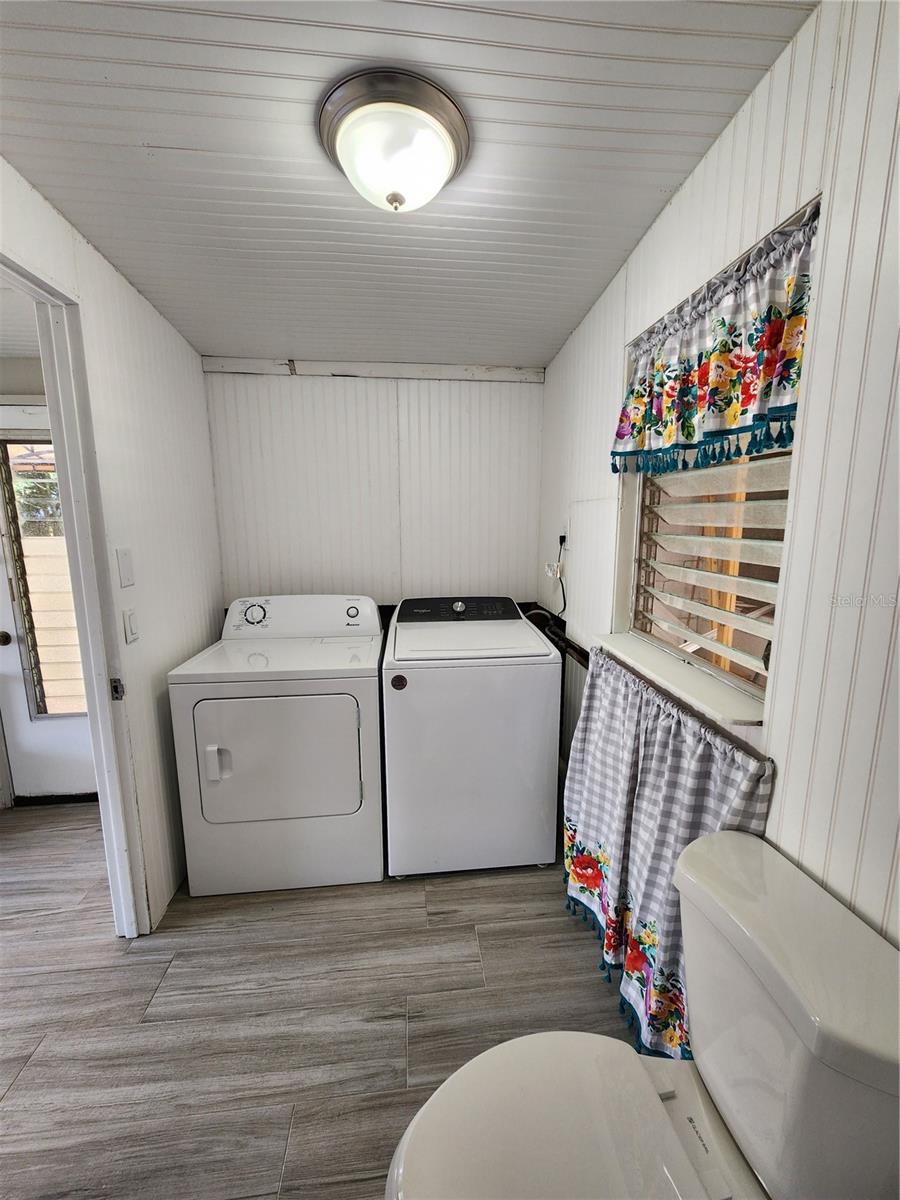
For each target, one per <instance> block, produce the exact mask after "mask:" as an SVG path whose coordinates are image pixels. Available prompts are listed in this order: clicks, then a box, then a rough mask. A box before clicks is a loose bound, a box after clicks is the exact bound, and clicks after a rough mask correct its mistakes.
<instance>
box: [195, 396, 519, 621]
mask: <svg viewBox="0 0 900 1200" xmlns="http://www.w3.org/2000/svg"><path fill="white" fill-rule="evenodd" d="M207 391H208V396H209V417H210V428H211V430H212V440H213V457H214V463H215V475H216V497H217V505H218V515H219V533H220V539H221V546H222V562H223V568H224V577H225V593H226V598H228V599H233V598H235V597H237V596H240V595H246V594H248V593H250V594H252V593H254V592H256V593H259V592H270V591H272V592H331V591H336V592H340V591H353V592H362V593H363V594H366V595H371V596H373V597H374V598H375V599H376V600H377V601H379V602H380V603H390V602H395V601H397V600H399V599H400V598H401V596H403V595H428V594H438V595H440V594H444V593H447V592H454V591H459V592H470V593H472V592H474V593H482V594H483V593H502V594H510V595H513V596H515V597H517V598H519V599H533V597H534V595H535V592H536V589H537V565H538V564H537V528H538V493H539V490H540V437H541V392H542V385H541V384H534V383H495V382H486V383H480V382H473V381H465V382H462V381H456V382H447V381H435V380H423V381H411V380H392V379H347V378H336V379H332V378H324V377H301V376H296V377H284V376H272V375H224V374H223V375H219V374H217V375H208V376H207Z"/></svg>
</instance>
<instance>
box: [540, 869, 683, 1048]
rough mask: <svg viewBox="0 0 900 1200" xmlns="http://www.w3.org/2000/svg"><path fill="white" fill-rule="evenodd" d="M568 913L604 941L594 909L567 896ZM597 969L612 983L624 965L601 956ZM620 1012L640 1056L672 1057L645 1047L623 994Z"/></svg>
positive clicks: (638, 1026)
mask: <svg viewBox="0 0 900 1200" xmlns="http://www.w3.org/2000/svg"><path fill="white" fill-rule="evenodd" d="M563 879H564V880H568V876H567V875H565V873H564V875H563ZM566 912H569V913H571V914H572V916H573V917H579V916H580V917H581V919H582V921H583V922H584V923H585V924H590V926H591V928H592V929H596V930H597V937H598V938H599V939H601V940H602V939H603V936H604V933H605V930H604V928H603V924H602V922H601V921H600V919H599V918H598V917H597V914H596V913H595V912H594V910H593V909H592V908H588V906H587V905H586V904H584V903H582V901H581V900H579V899H578V897H577V896H569V895H567V896H566ZM597 969H598V970H599V971H602V972H603V974H604V977H605V979H606V982H607V983H612V982H613V977H612V972H613V969H616V970H618V971H621V970H622V965H621V963H608V962H607V961H606V959H605V958H604V957H602V956H601V958H600V962H599V963H598V964H597ZM619 1012H620V1013H621V1015H622V1019H623V1020H624V1021H625V1024H626V1025H627V1026H628V1028H629V1029H633V1030H634V1041H633V1045H634V1048H635V1050H636V1051H637V1052H638V1054H646V1055H649V1056H650V1057H651V1058H666V1059H668V1058H670V1055H668V1054H664V1053H663V1052H662V1051H661V1050H653V1049H651V1048H650V1047H649V1046H645V1045H644V1043H643V1040H642V1038H641V1022H640V1021H639V1020H638V1016H637V1013H636V1012H635V1010H634V1007H633V1006H632V1004H631V1003H630V1002H629V1001H628V1000H626V999H625V997H624V996H622V995H621V994H620V995H619ZM682 1057H683V1058H687V1059H692V1058H693V1055H692V1054H691V1053H690V1051H689V1050H686V1051H684V1052H683V1053H682Z"/></svg>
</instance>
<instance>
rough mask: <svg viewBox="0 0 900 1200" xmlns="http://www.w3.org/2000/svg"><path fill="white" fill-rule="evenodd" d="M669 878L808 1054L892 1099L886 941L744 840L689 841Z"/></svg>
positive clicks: (892, 1027)
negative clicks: (740, 961) (738, 958)
mask: <svg viewBox="0 0 900 1200" xmlns="http://www.w3.org/2000/svg"><path fill="white" fill-rule="evenodd" d="M674 878H675V886H676V887H677V888H678V890H679V892H680V893H681V895H682V897H684V898H685V899H687V900H689V901H690V902H691V903H692V904H693V905H694V906H695V907H696V908H697V909H699V910H700V911H701V912H702V913H703V914H704V916H705V917H706V918H707V919H708V920H709V921H710V922H711V923H712V924H713V925H714V926H715V927H716V929H718V931H719V932H720V933H721V934H722V935H723V936H724V937H726V938H727V939H728V941H729V942H730V943H731V945H732V946H733V947H734V949H735V950H736V951H737V953H738V954H740V956H741V958H743V960H744V961H745V962H746V963H747V965H748V967H750V969H751V970H752V971H753V972H754V974H755V975H756V976H757V977H758V979H759V980H760V982H761V983H762V984H763V986H764V987H765V988H766V990H767V991H768V993H769V995H770V996H771V997H772V999H773V1000H774V1001H775V1003H776V1004H777V1005H778V1007H779V1008H780V1009H781V1011H782V1012H783V1013H784V1015H785V1017H786V1018H787V1019H788V1020H789V1021H790V1023H791V1025H792V1026H793V1028H794V1029H795V1031H796V1033H797V1035H798V1036H799V1037H800V1038H801V1039H802V1040H803V1042H804V1043H805V1045H806V1046H807V1047H808V1049H809V1050H810V1052H811V1053H812V1054H814V1055H815V1056H816V1057H817V1058H818V1059H820V1060H821V1061H822V1062H823V1063H825V1064H827V1065H828V1066H829V1067H832V1068H833V1069H834V1070H836V1071H840V1072H841V1073H842V1074H844V1075H848V1076H850V1077H851V1078H853V1079H857V1080H859V1081H860V1082H861V1083H865V1084H867V1085H869V1086H870V1087H874V1088H878V1089H879V1090H880V1091H883V1092H887V1093H889V1094H891V1095H893V1096H896V1095H897V1094H898V1086H897V1084H898V1047H897V1003H898V966H900V956H898V952H897V950H896V949H895V948H894V947H893V946H892V945H891V944H890V942H887V941H886V940H885V939H884V938H882V937H880V936H879V935H878V934H877V933H875V931H874V930H873V929H870V928H869V926H868V925H866V924H865V922H863V921H861V920H860V918H859V917H857V916H856V915H855V914H854V913H852V912H851V911H850V910H849V909H848V908H846V907H845V906H844V905H843V904H841V903H840V901H838V900H836V899H835V898H834V896H831V895H830V894H829V893H828V892H826V891H825V890H824V888H821V887H820V886H819V885H818V884H817V883H815V882H814V881H813V880H812V879H810V878H809V876H808V875H806V874H804V872H803V871H801V870H800V869H799V868H798V867H795V866H794V864H793V863H791V862H790V861H789V860H788V859H787V858H785V857H784V855H782V854H780V853H779V852H778V851H777V850H775V849H774V848H773V847H772V846H770V845H768V843H766V842H764V841H763V840H762V838H758V837H754V836H752V835H751V834H747V833H737V832H734V831H724V832H721V833H713V834H709V835H708V836H706V837H701V838H698V839H697V841H695V842H692V843H691V844H690V845H689V846H688V847H687V848H686V849H685V850H684V851H683V853H682V855H681V857H680V858H679V860H678V865H677V867H676V869H675V877H674ZM688 953H690V951H688Z"/></svg>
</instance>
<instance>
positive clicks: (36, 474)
mask: <svg viewBox="0 0 900 1200" xmlns="http://www.w3.org/2000/svg"><path fill="white" fill-rule="evenodd" d="M0 533H2V558H3V566H4V569H5V573H6V584H5V586H4V585H3V583H2V581H0V714H2V718H3V733H4V736H5V740H6V752H7V757H8V759H9V766H10V773H11V775H12V785H13V792H14V794H15V795H16V796H45V795H72V794H83V793H89V792H94V791H96V776H95V774H94V766H93V760H92V755H91V735H90V726H89V724H88V718H87V713H86V704H85V693H84V679H83V676H82V670H81V654H80V650H79V645H78V631H77V629H76V626H75V609H74V603H73V598H72V585H71V579H70V577H69V566H68V559H67V557H66V541H65V535H64V531H63V523H62V511H61V507H60V494H59V481H58V477H57V473H56V458H55V454H54V451H53V445H52V443H51V442H50V440H49V437H48V436H47V435H46V434H43V435H40V434H38V435H37V436H35V435H31V434H17V435H16V436H15V437H14V438H13V437H5V438H0Z"/></svg>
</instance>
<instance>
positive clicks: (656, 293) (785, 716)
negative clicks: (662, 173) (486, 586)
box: [540, 3, 900, 941]
mask: <svg viewBox="0 0 900 1200" xmlns="http://www.w3.org/2000/svg"><path fill="white" fill-rule="evenodd" d="M897 13H898V10H897V7H896V6H895V5H894V4H876V3H870V4H852V3H841V4H839V3H829V4H824V5H822V6H821V7H820V8H819V9H818V10H817V11H816V12H815V13H814V14H813V15H812V16H811V17H810V19H809V21H808V22H807V24H806V25H805V26H804V27H803V29H802V30H801V31H800V33H799V34H798V35H797V37H796V38H795V39H794V41H793V42H792V44H791V45H790V47H788V49H787V50H786V51H785V52H784V54H783V55H782V56H781V58H779V60H778V61H777V62H776V64H775V66H774V67H773V68H772V70H771V72H770V73H769V74H768V75H767V76H766V77H765V78H764V79H763V80H762V81H761V82H760V84H759V85H758V87H757V88H756V90H755V91H754V92H753V94H752V95H751V97H750V98H749V99H748V100H747V102H746V104H745V105H744V107H743V108H742V109H741V111H740V112H739V113H738V114H737V116H736V117H735V118H734V120H733V121H732V123H731V124H730V125H729V126H728V128H727V129H726V130H725V131H724V133H723V134H722V135H721V137H720V138H719V139H718V140H717V141H716V143H715V144H714V145H713V146H712V148H711V149H710V151H709V152H708V154H707V155H706V157H705V158H704V159H703V161H702V162H701V163H700V164H699V166H698V167H697V168H696V170H695V171H694V172H693V174H692V175H691V176H690V177H689V178H688V180H687V181H686V182H685V184H684V186H683V187H682V188H681V190H680V191H679V192H678V193H677V195H676V196H675V197H674V198H673V199H672V201H671V202H670V204H669V205H668V206H667V208H666V209H665V210H664V212H663V213H662V214H661V215H660V217H659V218H658V220H657V221H656V222H655V224H654V225H653V226H652V227H651V229H650V230H649V231H648V232H647V234H646V235H645V236H644V238H643V239H642V240H641V242H640V243H639V244H638V246H637V247H636V248H635V250H634V252H633V253H632V255H631V256H630V257H629V259H628V261H627V263H626V264H625V266H624V267H623V269H622V271H621V272H620V273H619V275H618V276H617V277H616V279H615V280H614V281H613V283H612V284H611V285H610V287H609V288H608V289H607V290H606V291H605V292H604V294H603V295H602V296H601V298H600V299H599V300H598V301H597V303H596V304H595V305H594V307H593V308H592V309H591V311H590V312H589V313H588V315H587V316H586V317H585V319H584V321H583V322H582V323H581V325H580V326H579V327H578V329H576V330H575V332H574V333H573V334H572V336H571V337H570V338H569V340H568V341H567V343H566V345H565V346H564V347H563V349H562V350H561V351H560V353H559V354H558V355H557V356H556V358H555V359H554V360H553V362H552V363H551V364H550V366H549V367H548V369H547V373H546V381H545V385H544V441H543V471H542V478H543V488H542V511H541V541H540V550H541V557H542V558H548V557H550V555H551V554H552V553H555V546H556V544H557V536H558V534H559V533H560V532H561V531H562V530H564V529H565V528H566V522H567V521H571V535H572V536H571V549H570V551H569V554H568V582H569V593H570V595H569V609H568V615H569V618H570V634H571V636H572V637H574V638H575V639H576V640H578V641H580V642H582V643H583V644H585V645H589V644H590V643H591V642H592V641H593V640H594V638H595V637H596V636H597V635H600V634H603V633H606V632H609V631H610V628H611V619H612V577H611V576H612V568H613V561H614V551H615V542H616V514H617V497H618V488H619V486H628V483H627V482H623V483H622V484H621V485H620V483H619V480H620V479H624V477H621V476H619V477H617V476H614V475H612V473H611V472H610V469H609V455H608V448H609V445H610V443H611V440H612V435H613V431H614V426H615V419H616V415H617V413H618V410H619V407H620V405H621V398H622V394H623V386H624V366H625V346H626V344H627V343H628V342H629V341H630V340H632V339H633V338H634V337H635V336H636V335H637V334H638V333H640V332H641V331H642V330H643V329H645V328H646V327H647V326H649V325H650V324H652V323H653V322H654V321H655V320H657V319H658V318H659V317H660V316H662V315H663V314H664V313H665V312H667V311H668V310H669V309H670V308H671V307H672V306H673V305H674V304H676V303H677V302H678V301H679V300H681V299H682V298H684V297H686V296H687V295H689V294H690V292H692V291H693V290H694V289H695V288H697V287H699V286H700V285H701V284H702V283H703V282H704V281H705V280H706V279H708V278H709V277H710V276H712V275H714V274H715V273H716V272H717V271H718V270H720V269H721V268H723V267H724V266H726V265H727V264H728V263H729V262H730V261H731V260H732V259H734V258H735V257H736V256H737V255H738V254H739V253H740V252H741V251H742V250H744V249H746V248H748V247H749V246H751V245H752V244H753V243H754V242H755V241H757V240H758V239H759V238H760V237H762V236H763V235H764V234H765V233H766V232H767V231H768V230H770V229H772V228H773V227H774V226H776V225H777V224H779V223H780V222H781V221H783V220H784V219H786V218H787V217H788V216H790V215H791V214H792V213H793V212H795V211H796V210H797V209H799V208H800V207H801V206H802V205H803V204H804V203H805V202H807V201H809V200H811V199H812V198H813V197H814V196H815V195H816V194H817V193H818V192H820V191H821V192H822V196H823V207H822V223H821V226H820V234H819V239H818V263H817V266H816V269H815V276H814V289H815V302H814V308H813V311H812V314H811V325H810V330H811V344H810V348H809V352H808V357H807V362H806V368H805V375H804V384H803V396H802V401H801V404H802V412H803V417H802V429H801V432H800V436H799V437H798V440H797V444H796V447H795V463H794V481H793V485H792V500H791V528H790V530H789V534H788V546H787V552H786V564H785V568H784V573H783V585H782V597H781V601H780V605H779V616H780V628H781V636H780V642H779V645H778V650H777V658H776V660H775V662H774V664H773V678H772V684H771V686H770V695H769V701H768V708H767V717H766V723H765V727H764V729H763V730H762V732H761V739H760V741H761V745H762V747H763V748H764V749H765V750H766V751H767V752H768V753H770V754H771V755H772V757H773V758H774V760H775V762H776V765H777V768H778V781H777V788H776V797H775V802H774V806H773V809H772V813H771V816H770V820H769V826H768V831H767V836H768V837H769V838H770V839H771V840H772V841H773V842H774V843H775V844H776V845H777V846H778V847H780V848H781V849H782V850H783V851H784V852H785V853H786V854H788V855H789V856H790V857H792V858H793V859H795V860H796V861H798V862H799V863H800V864H801V865H802V866H803V867H804V868H805V869H806V870H807V871H808V872H809V873H810V874H811V875H813V876H814V877H815V878H817V879H818V880H820V881H822V882H824V884H825V885H826V886H827V887H828V888H830V889H831V890H832V891H833V892H834V893H835V894H836V895H837V896H838V897H840V898H841V899H842V900H843V901H845V902H846V903H848V904H849V905H850V906H851V907H852V908H853V909H855V910H856V911H857V912H858V913H859V914H860V915H861V916H862V917H864V918H865V919H866V920H867V921H868V922H869V923H870V924H872V925H873V926H874V927H875V928H876V929H879V930H881V931H882V932H884V933H886V934H887V935H888V936H889V937H891V938H892V939H893V940H895V941H896V940H897V938H898V933H900V923H898V913H897V869H898V850H897V846H898V837H897V835H898V814H897V761H896V731H897V674H896V616H897V613H896V606H892V605H890V604H889V603H887V604H877V603H872V602H870V603H866V604H863V605H861V606H858V605H856V604H853V603H851V604H850V605H849V606H848V607H839V606H838V607H836V606H834V605H833V603H832V596H833V595H842V596H847V597H856V596H865V595H872V594H874V595H876V596H877V595H885V596H889V595H891V594H893V595H896V591H897V480H896V470H897V454H896V402H897V372H896V359H895V355H896V345H897V341H896V337H897V287H896V281H897V245H896V229H897V177H896V161H895V155H896V137H897V130H896V104H897V78H898V72H897ZM858 444H859V445H860V446H861V447H862V448H860V449H858V450H857V449H856V447H857V445H858ZM541 599H542V600H543V601H544V603H546V604H548V605H549V606H551V607H558V591H556V590H555V589H554V587H553V585H552V584H551V583H550V581H548V580H546V579H542V580H541Z"/></svg>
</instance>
